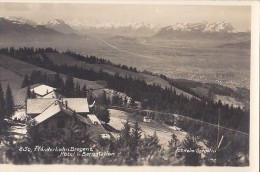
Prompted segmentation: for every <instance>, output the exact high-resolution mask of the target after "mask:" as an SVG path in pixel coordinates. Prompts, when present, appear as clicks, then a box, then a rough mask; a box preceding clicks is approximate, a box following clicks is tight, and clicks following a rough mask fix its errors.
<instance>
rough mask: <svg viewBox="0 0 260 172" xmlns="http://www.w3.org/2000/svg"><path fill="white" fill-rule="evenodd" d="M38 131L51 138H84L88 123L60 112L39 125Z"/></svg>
mask: <svg viewBox="0 0 260 172" xmlns="http://www.w3.org/2000/svg"><path fill="white" fill-rule="evenodd" d="M37 129H38V133H39V134H40V135H41V137H43V138H50V139H52V138H53V139H55V138H57V139H65V140H70V139H82V138H84V137H85V135H86V125H85V124H83V123H82V122H80V121H78V120H77V119H74V118H73V117H71V116H69V115H67V114H65V113H63V112H60V113H58V114H56V115H54V116H53V117H51V118H49V119H47V120H46V121H44V122H42V123H40V124H38V125H37Z"/></svg>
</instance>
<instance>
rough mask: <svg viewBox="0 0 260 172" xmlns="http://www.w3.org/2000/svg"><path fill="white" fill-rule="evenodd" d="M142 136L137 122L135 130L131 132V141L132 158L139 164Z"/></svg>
mask: <svg viewBox="0 0 260 172" xmlns="http://www.w3.org/2000/svg"><path fill="white" fill-rule="evenodd" d="M141 136H142V135H141V128H140V127H139V126H138V123H137V121H136V122H135V125H134V128H133V129H132V131H131V141H130V156H131V158H132V159H133V160H134V161H135V162H137V159H138V147H139V146H140V139H141Z"/></svg>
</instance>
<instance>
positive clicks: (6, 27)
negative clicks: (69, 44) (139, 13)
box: [0, 17, 248, 42]
mask: <svg viewBox="0 0 260 172" xmlns="http://www.w3.org/2000/svg"><path fill="white" fill-rule="evenodd" d="M92 34H105V35H109V36H126V37H155V38H163V39H176V38H177V39H183V38H185V39H186V38H188V39H192V38H217V39H229V38H231V37H233V36H234V35H237V34H240V35H241V34H244V33H240V32H237V31H236V30H235V29H234V28H233V26H232V25H231V24H230V23H228V22H218V23H208V22H205V21H204V22H199V23H177V24H175V25H169V26H166V27H162V28H159V27H156V26H154V25H151V24H147V23H144V22H137V23H133V22H123V23H117V24H113V23H103V24H99V25H95V26H94V25H92V26H88V25H84V24H83V23H80V22H68V23H66V22H65V21H63V20H61V19H53V20H50V21H48V22H46V23H37V22H35V21H32V20H29V19H26V18H23V17H8V18H3V17H1V18H0V38H1V40H2V41H7V40H12V41H11V42H15V41H18V40H20V41H24V40H27V41H31V42H33V41H42V40H46V41H47V40H62V39H66V38H69V39H71V38H76V39H81V38H82V35H85V36H86V35H92ZM247 35H248V34H247Z"/></svg>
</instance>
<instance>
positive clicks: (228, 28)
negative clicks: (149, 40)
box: [164, 21, 236, 33]
mask: <svg viewBox="0 0 260 172" xmlns="http://www.w3.org/2000/svg"><path fill="white" fill-rule="evenodd" d="M164 29H165V30H167V31H170V30H171V31H182V32H208V33H213V32H221V33H233V32H236V31H235V29H234V28H233V26H232V25H231V24H230V23H228V22H217V23H208V22H206V21H203V22H200V23H176V24H175V25H170V26H167V27H165V28H164Z"/></svg>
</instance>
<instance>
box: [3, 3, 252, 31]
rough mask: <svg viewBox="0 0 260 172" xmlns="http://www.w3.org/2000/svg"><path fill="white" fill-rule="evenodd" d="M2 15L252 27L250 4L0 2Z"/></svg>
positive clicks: (41, 19)
mask: <svg viewBox="0 0 260 172" xmlns="http://www.w3.org/2000/svg"><path fill="white" fill-rule="evenodd" d="M0 16H1V17H8V16H19V17H25V18H28V19H32V20H34V21H37V22H40V23H44V22H47V21H49V20H52V19H63V20H65V21H67V22H71V21H81V22H83V23H85V24H86V25H96V24H102V23H122V22H144V23H149V24H152V25H156V26H161V27H162V26H167V25H173V24H176V23H185V22H188V23H195V22H202V21H207V22H209V23H213V22H222V21H226V22H230V23H231V24H232V25H233V27H234V28H235V29H236V30H239V31H244V30H247V31H248V30H250V25H251V23H250V20H251V8H250V6H216V5H215V6H213V5H211V6H209V5H193V6H188V5H158V4H157V5H156V4H131V5H129V4H73V3H63V4H62V3H56V4H55V3H51V4H50V3H7V2H0Z"/></svg>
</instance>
